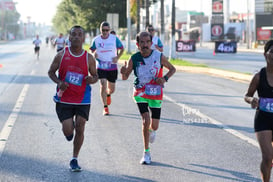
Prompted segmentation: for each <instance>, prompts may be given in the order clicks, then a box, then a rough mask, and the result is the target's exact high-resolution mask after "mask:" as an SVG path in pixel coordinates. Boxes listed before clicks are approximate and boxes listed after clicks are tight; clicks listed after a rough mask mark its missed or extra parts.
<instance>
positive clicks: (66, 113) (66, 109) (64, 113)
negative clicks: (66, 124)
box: [56, 102, 90, 122]
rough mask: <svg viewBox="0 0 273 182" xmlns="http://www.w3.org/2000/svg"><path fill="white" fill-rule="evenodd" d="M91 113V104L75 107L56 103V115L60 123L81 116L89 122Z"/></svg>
mask: <svg viewBox="0 0 273 182" xmlns="http://www.w3.org/2000/svg"><path fill="white" fill-rule="evenodd" d="M89 112H90V104H89V105H74V104H63V103H58V102H57V103H56V113H57V115H58V118H59V120H60V122H62V121H64V120H66V119H69V118H73V117H74V116H77V115H79V116H81V117H83V118H85V119H86V121H88V119H89Z"/></svg>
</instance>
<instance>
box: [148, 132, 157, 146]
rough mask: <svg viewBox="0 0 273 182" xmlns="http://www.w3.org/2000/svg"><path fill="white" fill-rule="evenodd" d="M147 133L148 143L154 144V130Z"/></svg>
mask: <svg viewBox="0 0 273 182" xmlns="http://www.w3.org/2000/svg"><path fill="white" fill-rule="evenodd" d="M149 133H150V137H149V142H150V143H154V141H155V136H156V133H155V131H154V130H150V132H149Z"/></svg>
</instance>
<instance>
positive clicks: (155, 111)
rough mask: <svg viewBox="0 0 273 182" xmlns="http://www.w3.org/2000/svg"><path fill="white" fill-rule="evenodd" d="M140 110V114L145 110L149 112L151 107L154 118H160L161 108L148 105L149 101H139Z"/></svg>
mask: <svg viewBox="0 0 273 182" xmlns="http://www.w3.org/2000/svg"><path fill="white" fill-rule="evenodd" d="M137 106H138V110H139V112H140V114H143V113H145V112H149V109H150V110H151V113H152V119H160V114H161V108H152V107H149V106H148V103H137Z"/></svg>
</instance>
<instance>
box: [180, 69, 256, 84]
mask: <svg viewBox="0 0 273 182" xmlns="http://www.w3.org/2000/svg"><path fill="white" fill-rule="evenodd" d="M175 68H176V70H178V71H185V72H190V73H199V74H208V75H212V76H217V77H222V78H226V79H231V80H235V81H241V82H245V83H249V82H250V81H251V79H252V77H253V75H248V74H243V73H237V72H232V71H226V70H220V69H215V68H204V67H192V66H176V65H175Z"/></svg>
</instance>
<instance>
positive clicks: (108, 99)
mask: <svg viewBox="0 0 273 182" xmlns="http://www.w3.org/2000/svg"><path fill="white" fill-rule="evenodd" d="M106 102H107V105H108V106H109V105H110V104H111V95H110V94H108V95H107V97H106Z"/></svg>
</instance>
